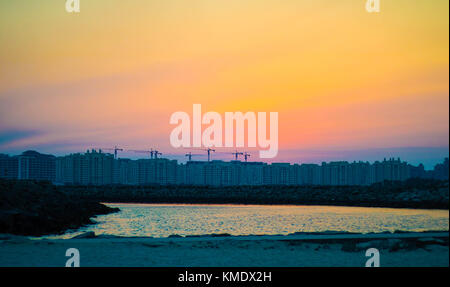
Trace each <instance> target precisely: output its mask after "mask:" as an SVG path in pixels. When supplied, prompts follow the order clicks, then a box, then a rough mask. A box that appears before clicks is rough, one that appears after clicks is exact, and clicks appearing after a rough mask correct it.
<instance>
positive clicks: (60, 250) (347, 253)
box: [0, 232, 449, 267]
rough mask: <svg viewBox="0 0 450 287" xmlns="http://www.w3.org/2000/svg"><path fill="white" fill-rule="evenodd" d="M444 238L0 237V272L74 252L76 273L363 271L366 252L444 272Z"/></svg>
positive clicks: (60, 260) (57, 262) (391, 263)
mask: <svg viewBox="0 0 450 287" xmlns="http://www.w3.org/2000/svg"><path fill="white" fill-rule="evenodd" d="M448 238H449V233H448V232H405V233H403V232H402V233H374V234H370V233H369V234H349V233H330V232H328V233H315V234H305V233H299V234H291V235H250V236H223V235H221V236H219V235H215V236H214V235H211V234H210V235H204V236H193V237H166V238H150V237H114V236H113V237H111V236H107V235H105V236H98V237H94V238H75V239H37V240H34V239H28V238H24V237H22V236H11V237H10V238H9V239H8V238H6V237H5V235H0V254H2V256H1V257H0V266H4V267H6V266H10V267H14V266H21V267H29V266H41V267H44V266H55V267H57V266H59V267H63V266H64V264H65V262H66V260H67V257H65V251H66V250H67V249H68V248H77V249H78V250H79V252H80V257H81V266H82V267H83V266H84V267H108V266H110V267H163V266H169V267H188V266H189V267H220V266H234V267H239V266H247V267H252V266H254V267H257V266H265V267H364V264H365V262H366V260H367V257H366V256H365V252H366V250H367V249H369V248H377V249H378V250H379V252H380V261H381V263H380V265H381V267H412V266H415V267H418V266H441V267H448V266H449V261H448V259H449V245H448V244H449V243H448V242H449V241H448Z"/></svg>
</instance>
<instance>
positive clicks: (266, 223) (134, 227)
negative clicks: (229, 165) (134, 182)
mask: <svg viewBox="0 0 450 287" xmlns="http://www.w3.org/2000/svg"><path fill="white" fill-rule="evenodd" d="M107 205H108V206H112V207H119V208H120V209H121V211H120V212H118V213H113V214H108V215H101V216H98V217H97V218H96V219H95V221H96V222H97V224H95V225H90V226H86V227H82V228H80V229H78V230H72V231H69V232H67V233H66V234H64V235H59V236H50V238H71V237H73V236H75V235H78V234H81V233H83V232H86V231H94V232H95V233H96V234H97V235H99V234H110V235H117V236H153V237H167V236H169V235H172V234H178V235H183V236H184V235H202V234H212V233H229V234H232V235H250V234H257V235H262V234H289V233H294V232H321V231H327V230H333V231H348V232H361V233H368V232H383V231H390V232H393V231H395V230H403V231H427V230H445V231H447V230H448V227H449V213H448V211H447V210H421V209H399V208H367V207H342V206H283V205H271V206H262V205H197V204H196V205H188V204H122V203H120V204H107Z"/></svg>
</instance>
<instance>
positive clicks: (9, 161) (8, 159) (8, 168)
mask: <svg viewBox="0 0 450 287" xmlns="http://www.w3.org/2000/svg"><path fill="white" fill-rule="evenodd" d="M18 163H19V160H18V158H17V156H9V155H6V154H0V178H7V179H17V177H18Z"/></svg>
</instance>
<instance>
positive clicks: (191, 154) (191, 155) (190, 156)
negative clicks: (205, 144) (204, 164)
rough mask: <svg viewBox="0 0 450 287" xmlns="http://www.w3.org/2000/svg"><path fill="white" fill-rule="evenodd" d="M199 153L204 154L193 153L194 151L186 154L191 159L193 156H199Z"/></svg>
mask: <svg viewBox="0 0 450 287" xmlns="http://www.w3.org/2000/svg"><path fill="white" fill-rule="evenodd" d="M199 155H202V154H195V153H194V154H193V153H192V152H189V153H187V154H185V156H187V157H188V160H189V161H191V160H192V157H193V156H199Z"/></svg>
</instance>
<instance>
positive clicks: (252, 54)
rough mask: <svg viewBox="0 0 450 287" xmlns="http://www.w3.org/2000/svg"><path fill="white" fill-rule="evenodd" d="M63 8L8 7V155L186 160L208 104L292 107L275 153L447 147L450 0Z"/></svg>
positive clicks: (345, 155) (3, 48)
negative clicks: (187, 121) (189, 136)
mask: <svg viewBox="0 0 450 287" xmlns="http://www.w3.org/2000/svg"><path fill="white" fill-rule="evenodd" d="M64 2H65V1H62V0H47V1H38V0H3V1H1V2H0V43H2V44H1V45H0V152H4V153H12V154H14V153H20V152H21V151H23V150H26V149H36V150H38V151H41V152H48V153H54V154H64V153H70V152H82V151H85V150H86V149H88V148H95V147H97V148H98V147H113V146H115V145H117V146H120V147H124V148H128V149H149V148H157V149H159V150H161V151H163V152H164V153H166V154H176V153H179V154H184V153H185V150H181V151H180V150H175V149H173V148H172V147H171V146H170V143H169V136H170V132H171V130H172V129H173V128H174V126H173V125H170V124H169V119H170V116H171V114H172V113H174V112H176V111H185V112H187V113H192V105H193V104H196V103H199V104H202V110H203V111H205V112H206V111H216V112H219V113H220V114H223V113H225V112H234V111H241V112H244V113H245V112H247V111H252V112H278V114H279V116H278V117H279V120H278V121H279V123H278V124H279V138H278V142H279V149H280V153H279V156H278V157H277V158H275V159H273V160H272V161H291V162H321V161H328V159H330V160H333V159H338V158H339V159H343V160H351V159H354V158H355V156H358V158H360V159H361V160H366V159H368V160H369V159H370V160H372V159H374V157H375V156H374V155H376V157H378V158H379V159H380V160H382V159H383V157H391V156H393V157H397V156H402V159H405V160H408V161H412V162H426V163H427V165H428V166H429V167H431V166H432V165H434V164H436V163H437V162H440V161H442V159H443V157H444V156H448V146H449V80H448V77H449V58H448V55H449V1H448V0H433V1H428V0H396V1H387V0H381V5H380V8H381V11H380V12H379V13H368V12H367V11H366V10H365V2H366V1H365V0H341V1H335V0H285V1H279V0H258V1H256V0H214V1H211V0H202V1H201V0H190V1H186V0H184V1H182V0H165V1H152V0H128V1H120V0H89V1H86V0H81V1H80V4H81V11H80V13H73V14H71V13H67V12H66V11H65V3H64ZM383 154H384V155H385V156H383ZM256 156H257V154H256V153H255V157H256ZM181 157H182V156H181ZM253 160H256V158H253Z"/></svg>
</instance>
